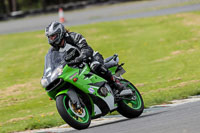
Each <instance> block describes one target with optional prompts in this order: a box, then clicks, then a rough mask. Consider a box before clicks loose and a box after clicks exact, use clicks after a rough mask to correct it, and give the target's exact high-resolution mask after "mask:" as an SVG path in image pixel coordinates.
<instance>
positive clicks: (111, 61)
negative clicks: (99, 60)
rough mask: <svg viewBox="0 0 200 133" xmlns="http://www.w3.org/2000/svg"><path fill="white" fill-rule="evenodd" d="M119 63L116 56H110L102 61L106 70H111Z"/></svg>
mask: <svg viewBox="0 0 200 133" xmlns="http://www.w3.org/2000/svg"><path fill="white" fill-rule="evenodd" d="M118 63H119V57H118V55H117V54H114V55H113V56H110V57H108V58H106V59H105V60H104V65H105V67H106V68H111V67H114V66H117V65H118Z"/></svg>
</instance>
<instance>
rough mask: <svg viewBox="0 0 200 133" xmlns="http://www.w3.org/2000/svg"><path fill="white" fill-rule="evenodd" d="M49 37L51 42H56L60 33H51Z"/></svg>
mask: <svg viewBox="0 0 200 133" xmlns="http://www.w3.org/2000/svg"><path fill="white" fill-rule="evenodd" d="M48 38H49V40H50V41H51V42H54V41H55V40H56V39H57V38H58V34H54V35H50V36H48Z"/></svg>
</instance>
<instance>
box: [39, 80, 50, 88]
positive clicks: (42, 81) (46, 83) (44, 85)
mask: <svg viewBox="0 0 200 133" xmlns="http://www.w3.org/2000/svg"><path fill="white" fill-rule="evenodd" d="M40 83H41V85H42V87H43V88H46V87H47V85H48V84H49V82H48V80H47V79H46V78H43V79H41V81H40Z"/></svg>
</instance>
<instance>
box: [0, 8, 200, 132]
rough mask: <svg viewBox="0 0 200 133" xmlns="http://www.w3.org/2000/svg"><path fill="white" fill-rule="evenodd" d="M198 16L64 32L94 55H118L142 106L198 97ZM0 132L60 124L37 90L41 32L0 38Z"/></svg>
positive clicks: (44, 43)
mask: <svg viewBox="0 0 200 133" xmlns="http://www.w3.org/2000/svg"><path fill="white" fill-rule="evenodd" d="M199 18H200V12H193V13H184V14H176V15H170V16H161V17H152V18H144V19H129V20H121V21H113V22H104V23H97V24H90V25H83V26H75V27H70V30H71V31H75V32H79V33H82V34H83V35H84V36H85V37H86V38H87V40H88V43H89V44H90V45H91V46H92V47H93V49H94V50H97V51H99V52H100V53H102V54H103V55H104V57H108V56H111V55H113V54H114V53H118V54H119V57H120V62H125V65H124V67H125V69H126V71H127V73H126V74H125V75H124V78H126V79H128V80H130V81H131V82H133V83H134V84H136V86H137V87H138V89H139V90H140V92H141V93H142V96H143V98H144V103H145V106H146V107H148V106H151V105H155V104H162V103H167V102H169V101H170V100H173V99H181V98H186V97H187V96H190V95H197V94H200V88H199V84H200V80H199V75H200V69H199V66H200V62H199V61H198V59H199V57H200V45H199V42H200V32H199V31H200V19H199ZM0 46H1V49H0V62H1V67H0V73H1V76H0V83H1V84H0V94H1V95H0V118H1V119H0V132H12V131H22V130H28V129H36V128H46V127H52V126H58V125H61V124H64V121H63V120H62V119H61V117H60V116H59V115H58V113H57V110H56V106H55V102H54V101H49V100H48V96H47V95H46V93H45V91H44V89H42V88H41V86H40V78H41V76H42V74H43V65H44V56H45V54H46V53H47V51H48V48H49V45H48V44H47V40H46V38H45V36H44V33H43V31H37V32H28V33H18V34H9V35H1V36H0Z"/></svg>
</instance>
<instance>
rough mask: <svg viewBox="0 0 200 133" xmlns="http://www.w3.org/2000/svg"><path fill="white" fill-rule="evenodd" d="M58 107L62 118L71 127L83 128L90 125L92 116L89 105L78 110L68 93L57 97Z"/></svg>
mask: <svg viewBox="0 0 200 133" xmlns="http://www.w3.org/2000/svg"><path fill="white" fill-rule="evenodd" d="M56 107H57V110H58V112H59V114H60V116H61V117H62V119H63V120H64V121H65V122H66V123H68V124H69V125H70V126H71V127H73V128H75V129H78V130H81V129H85V128H88V126H89V125H90V122H91V117H90V113H89V111H88V109H87V107H86V106H84V107H82V108H81V109H79V110H76V109H75V106H74V105H73V104H72V102H71V101H70V99H69V97H68V96H67V95H60V96H58V97H57V98H56Z"/></svg>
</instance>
